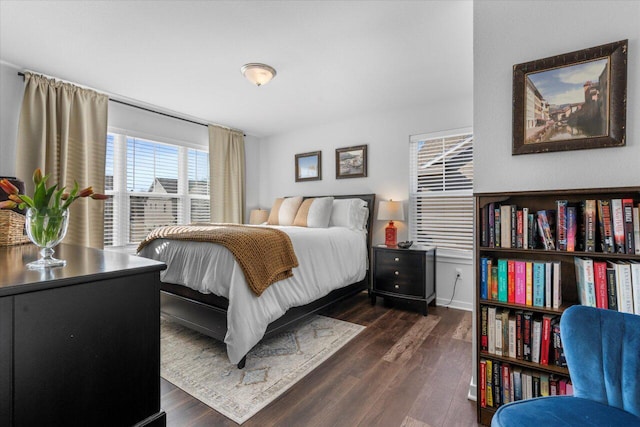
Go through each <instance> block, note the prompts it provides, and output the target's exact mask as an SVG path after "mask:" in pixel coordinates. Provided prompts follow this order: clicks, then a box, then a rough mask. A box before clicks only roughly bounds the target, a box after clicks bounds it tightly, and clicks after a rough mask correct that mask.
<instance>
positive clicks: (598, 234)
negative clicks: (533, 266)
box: [480, 198, 640, 255]
mask: <svg viewBox="0 0 640 427" xmlns="http://www.w3.org/2000/svg"><path fill="white" fill-rule="evenodd" d="M555 207H556V208H555V209H545V210H538V211H537V212H533V211H530V209H529V208H526V207H523V208H519V207H518V206H517V205H513V204H497V203H489V204H487V205H486V206H484V207H483V208H482V209H481V211H480V215H481V218H480V220H481V227H480V230H481V237H480V245H481V246H483V247H491V248H493V247H495V248H522V249H547V250H558V251H567V252H574V251H583V252H603V253H623V254H630V255H633V254H635V255H640V203H636V202H634V200H633V199H631V198H629V199H600V200H595V199H588V200H582V201H580V202H579V203H569V202H568V201H567V200H557V201H556V206H555Z"/></svg>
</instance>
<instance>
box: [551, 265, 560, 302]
mask: <svg viewBox="0 0 640 427" xmlns="http://www.w3.org/2000/svg"><path fill="white" fill-rule="evenodd" d="M552 265H553V274H552V275H551V278H552V280H553V285H552V286H551V288H552V294H553V301H552V303H551V307H553V308H560V307H561V306H562V273H561V267H562V264H560V261H554V262H553V264H552Z"/></svg>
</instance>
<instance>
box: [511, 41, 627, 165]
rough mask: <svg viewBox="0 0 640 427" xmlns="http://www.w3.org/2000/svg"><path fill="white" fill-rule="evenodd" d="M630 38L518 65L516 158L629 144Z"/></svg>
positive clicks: (515, 70)
mask: <svg viewBox="0 0 640 427" xmlns="http://www.w3.org/2000/svg"><path fill="white" fill-rule="evenodd" d="M627 47H628V42H627V40H622V41H618V42H614V43H609V44H605V45H602V46H597V47H592V48H589V49H584V50H580V51H577V52H571V53H566V54H563V55H557V56H552V57H549V58H545V59H539V60H536V61H531V62H527V63H524V64H517V65H514V66H513V144H512V154H513V155H517V154H529V153H544V152H549V151H565V150H581V149H587V148H601V147H617V146H622V145H625V131H626V99H627Z"/></svg>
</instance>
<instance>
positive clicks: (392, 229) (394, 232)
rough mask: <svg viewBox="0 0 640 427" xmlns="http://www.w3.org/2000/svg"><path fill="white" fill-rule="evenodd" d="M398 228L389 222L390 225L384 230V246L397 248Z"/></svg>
mask: <svg viewBox="0 0 640 427" xmlns="http://www.w3.org/2000/svg"><path fill="white" fill-rule="evenodd" d="M397 237H398V228H397V227H396V226H395V225H394V224H393V221H389V225H387V227H386V228H385V229H384V244H385V245H386V246H388V247H396V246H397V244H398V239H397Z"/></svg>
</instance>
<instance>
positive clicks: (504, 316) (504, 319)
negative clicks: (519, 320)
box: [502, 309, 510, 357]
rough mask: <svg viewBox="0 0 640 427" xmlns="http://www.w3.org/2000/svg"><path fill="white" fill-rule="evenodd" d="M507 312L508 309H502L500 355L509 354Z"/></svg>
mask: <svg viewBox="0 0 640 427" xmlns="http://www.w3.org/2000/svg"><path fill="white" fill-rule="evenodd" d="M509 314H510V311H509V310H507V309H502V356H505V357H508V356H509Z"/></svg>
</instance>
